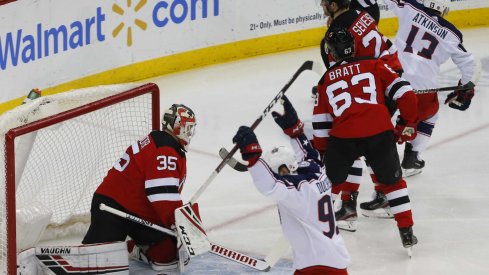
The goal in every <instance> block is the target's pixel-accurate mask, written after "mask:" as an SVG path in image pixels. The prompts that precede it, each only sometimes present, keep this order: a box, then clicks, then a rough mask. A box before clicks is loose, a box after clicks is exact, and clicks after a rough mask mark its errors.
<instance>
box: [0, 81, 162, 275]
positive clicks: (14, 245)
mask: <svg viewBox="0 0 489 275" xmlns="http://www.w3.org/2000/svg"><path fill="white" fill-rule="evenodd" d="M159 123H160V122H159V90H158V86H156V85H155V84H145V85H142V86H141V84H124V85H110V86H99V87H92V88H86V89H80V90H74V91H70V92H66V93H62V94H56V95H52V96H46V97H40V98H37V99H35V100H32V101H31V102H29V103H26V104H23V105H21V106H19V107H17V108H15V109H13V110H11V111H9V112H6V113H5V114H3V115H2V116H0V131H1V135H0V139H1V140H0V142H2V144H4V150H0V152H1V153H0V154H1V156H0V167H2V168H3V169H0V170H1V172H0V180H1V185H2V188H3V189H4V190H2V192H0V204H1V207H0V273H1V274H15V273H16V255H17V252H19V251H20V250H21V249H25V248H27V247H25V246H26V242H27V243H29V242H30V244H28V245H32V240H31V241H28V240H29V238H33V237H34V238H35V240H34V242H37V241H39V238H41V239H42V238H56V237H57V235H56V234H58V233H54V235H53V234H52V233H49V231H50V229H53V230H54V229H56V228H57V229H58V231H61V234H65V235H66V234H67V233H66V232H63V231H65V230H66V231H69V230H68V229H64V228H70V226H75V227H76V225H77V224H79V223H82V224H87V222H89V213H90V203H91V198H92V195H93V192H94V191H95V189H96V188H97V186H98V185H99V184H100V182H101V181H102V179H103V178H104V177H105V175H106V173H107V171H108V170H109V168H110V167H112V165H113V164H114V163H115V161H116V160H117V159H118V158H120V156H121V155H122V153H123V152H124V151H125V149H126V148H127V147H128V146H129V145H130V144H132V143H133V142H134V141H136V140H138V139H140V138H141V137H143V136H145V135H147V134H148V133H149V132H150V131H151V130H155V129H159V126H160V125H159ZM24 208H26V209H37V210H36V211H38V212H40V213H49V217H48V220H49V226H48V228H47V229H46V231H44V233H43V234H42V236H39V237H36V236H32V234H31V233H29V232H30V231H29V228H26V226H19V220H20V218H19V215H20V214H21V212H22V209H24ZM36 211H33V212H32V211H31V212H29V213H34V214H33V215H34V216H35V213H38V212H36ZM16 213H17V217H16ZM31 218H32V219H34V220H35V217H31ZM22 225H23V224H22ZM81 227H82V229H79V230H75V232H77V233H78V234H80V235H82V234H84V230H86V227H84V226H83V225H82V226H81ZM49 234H51V236H49ZM46 235H48V237H46Z"/></svg>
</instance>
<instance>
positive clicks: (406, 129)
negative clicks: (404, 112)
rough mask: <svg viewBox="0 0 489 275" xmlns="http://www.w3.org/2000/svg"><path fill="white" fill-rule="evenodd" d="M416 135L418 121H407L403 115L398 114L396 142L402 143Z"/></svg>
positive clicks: (395, 131)
mask: <svg viewBox="0 0 489 275" xmlns="http://www.w3.org/2000/svg"><path fill="white" fill-rule="evenodd" d="M416 135H417V132H416V123H414V122H406V121H405V120H404V119H403V118H402V117H401V116H398V117H397V123H396V128H395V129H394V137H395V139H396V142H397V143H398V144H402V143H404V142H405V141H410V140H413V139H414V138H415V137H416Z"/></svg>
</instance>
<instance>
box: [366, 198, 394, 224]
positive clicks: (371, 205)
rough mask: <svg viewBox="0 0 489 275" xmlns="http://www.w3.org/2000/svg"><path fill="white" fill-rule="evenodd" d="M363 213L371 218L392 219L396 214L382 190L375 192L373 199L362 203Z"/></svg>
mask: <svg viewBox="0 0 489 275" xmlns="http://www.w3.org/2000/svg"><path fill="white" fill-rule="evenodd" d="M360 209H362V215H363V216H365V217H369V218H380V219H392V218H394V215H393V214H392V211H391V209H390V207H389V201H388V200H387V198H386V197H385V195H384V193H382V192H375V195H374V197H373V200H371V201H368V202H362V203H360Z"/></svg>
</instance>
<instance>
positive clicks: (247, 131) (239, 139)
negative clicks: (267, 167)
mask: <svg viewBox="0 0 489 275" xmlns="http://www.w3.org/2000/svg"><path fill="white" fill-rule="evenodd" d="M233 143H236V145H238V147H239V151H240V152H241V157H242V158H243V160H246V161H248V167H251V166H253V165H255V163H256V162H257V161H258V159H259V158H260V156H261V154H262V152H263V151H262V149H261V147H260V144H259V143H258V139H257V138H256V135H255V133H254V132H253V130H252V129H251V128H250V127H248V126H241V127H239V129H238V132H237V133H236V135H234V137H233Z"/></svg>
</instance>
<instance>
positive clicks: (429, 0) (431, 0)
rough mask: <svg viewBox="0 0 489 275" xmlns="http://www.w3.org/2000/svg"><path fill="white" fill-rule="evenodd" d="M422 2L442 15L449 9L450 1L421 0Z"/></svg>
mask: <svg viewBox="0 0 489 275" xmlns="http://www.w3.org/2000/svg"><path fill="white" fill-rule="evenodd" d="M422 3H423V5H424V6H425V7H427V8H428V9H432V10H435V11H438V12H439V13H440V14H441V16H442V17H443V16H446V15H447V14H448V12H449V11H450V1H448V0H422Z"/></svg>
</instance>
